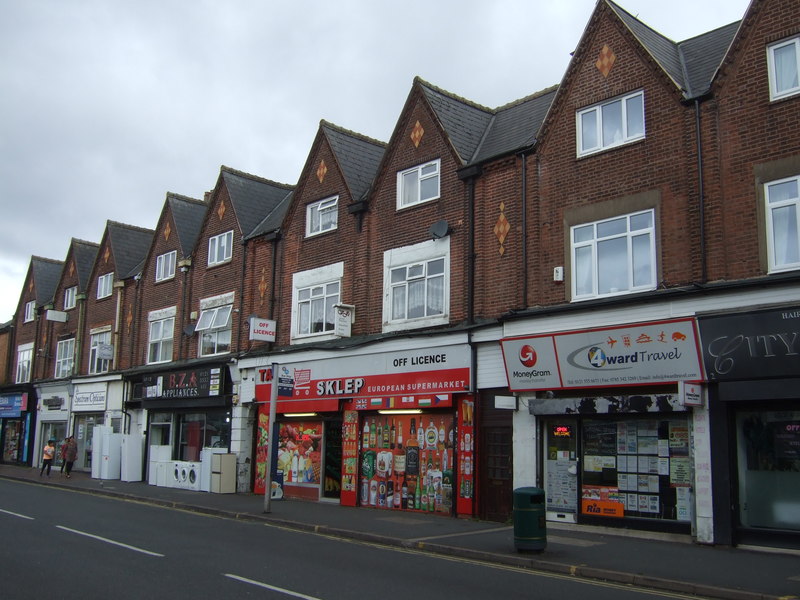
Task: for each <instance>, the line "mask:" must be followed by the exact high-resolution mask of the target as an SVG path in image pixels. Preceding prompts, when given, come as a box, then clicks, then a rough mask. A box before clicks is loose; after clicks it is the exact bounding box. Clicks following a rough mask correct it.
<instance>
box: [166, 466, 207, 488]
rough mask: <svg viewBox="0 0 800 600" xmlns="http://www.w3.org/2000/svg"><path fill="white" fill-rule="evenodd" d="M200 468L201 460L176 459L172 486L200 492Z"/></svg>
mask: <svg viewBox="0 0 800 600" xmlns="http://www.w3.org/2000/svg"><path fill="white" fill-rule="evenodd" d="M200 469H201V464H200V463H199V462H193V461H185V460H176V461H175V462H174V463H173V468H172V481H171V483H172V487H176V488H179V489H182V490H193V491H198V492H199V491H200V479H201V477H200Z"/></svg>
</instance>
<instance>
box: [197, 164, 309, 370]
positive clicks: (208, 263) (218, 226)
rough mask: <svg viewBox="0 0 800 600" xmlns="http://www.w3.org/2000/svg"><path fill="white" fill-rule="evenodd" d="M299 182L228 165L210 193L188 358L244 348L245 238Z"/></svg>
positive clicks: (201, 236) (199, 243) (199, 254)
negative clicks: (265, 176) (291, 183)
mask: <svg viewBox="0 0 800 600" xmlns="http://www.w3.org/2000/svg"><path fill="white" fill-rule="evenodd" d="M292 189H293V186H291V185H287V184H282V183H276V182H274V181H270V180H268V179H264V178H261V177H257V176H255V175H251V174H249V173H244V172H242V171H236V170H234V169H231V168H229V167H225V166H223V167H222V168H221V169H220V174H219V177H218V179H217V184H216V186H215V187H214V189H213V190H212V191H211V192H209V194H208V196H207V204H208V210H207V211H206V214H205V216H204V219H203V222H202V225H201V227H200V233H199V235H198V241H197V244H196V245H195V249H194V253H193V255H192V271H191V273H192V288H191V295H190V297H191V301H190V303H189V307H187V310H188V315H189V325H190V327H189V329H187V332H189V331H193V338H192V339H193V340H195V339H196V341H189V342H188V348H187V352H186V356H187V358H193V357H210V356H219V355H224V354H228V353H230V352H237V351H238V350H239V345H240V344H239V342H238V340H239V339H240V338H239V336H240V332H241V331H242V324H243V323H244V324H245V325H246V318H247V313H246V312H245V311H244V309H245V305H244V298H243V291H244V289H245V283H244V278H243V268H244V267H245V247H244V240H245V237H246V236H247V235H248V234H250V233H252V232H253V231H255V230H256V229H257V228H258V227H259V226H260V225H262V222H263V221H264V220H265V219H266V218H267V217H268V216H269V215H271V214H273V212H274V211H275V210H276V208H277V207H279V206H280V205H282V203H283V202H285V201H286V198H287V197H288V196H289V195H290V194H291V192H292Z"/></svg>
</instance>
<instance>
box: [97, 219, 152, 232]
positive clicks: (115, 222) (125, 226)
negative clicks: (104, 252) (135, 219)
mask: <svg viewBox="0 0 800 600" xmlns="http://www.w3.org/2000/svg"><path fill="white" fill-rule="evenodd" d="M109 225H116V226H117V227H122V228H124V229H135V230H138V231H141V232H142V233H155V231H156V230H155V229H148V228H147V227H140V226H139V225H131V224H130V223H121V222H120V221H112V220H111V219H109V220H108V221H106V229H108V226H109Z"/></svg>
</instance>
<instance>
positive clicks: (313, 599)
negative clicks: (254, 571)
mask: <svg viewBox="0 0 800 600" xmlns="http://www.w3.org/2000/svg"><path fill="white" fill-rule="evenodd" d="M224 575H225V577H230V578H231V579H235V580H236V581H241V582H243V583H249V584H251V585H257V586H258V587H262V588H264V589H267V590H272V591H273V592H280V593H281V594H286V595H287V596H294V597H295V598H303V599H304V600H320V599H319V598H317V597H315V596H306V595H305V594H301V593H299V592H293V591H292V590H287V589H284V588H280V587H276V586H274V585H269V584H267V583H264V582H262V581H255V580H253V579H248V578H247V577H240V576H239V575H233V574H232V573H225V574H224Z"/></svg>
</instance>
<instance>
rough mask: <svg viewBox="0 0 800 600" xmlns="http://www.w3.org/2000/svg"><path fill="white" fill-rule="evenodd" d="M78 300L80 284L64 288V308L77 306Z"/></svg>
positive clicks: (68, 308)
mask: <svg viewBox="0 0 800 600" xmlns="http://www.w3.org/2000/svg"><path fill="white" fill-rule="evenodd" d="M77 302H78V286H77V285H73V286H72V287H68V288H67V289H65V290H64V310H70V309H72V308H75V305H76V304H77Z"/></svg>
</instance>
